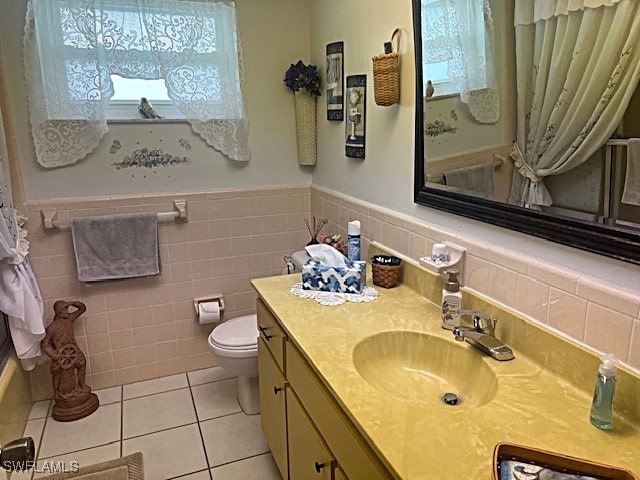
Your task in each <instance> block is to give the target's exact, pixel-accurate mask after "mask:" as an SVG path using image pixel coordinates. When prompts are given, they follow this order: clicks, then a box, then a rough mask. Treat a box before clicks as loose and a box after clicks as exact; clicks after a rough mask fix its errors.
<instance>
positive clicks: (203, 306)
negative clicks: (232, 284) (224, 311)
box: [198, 302, 220, 325]
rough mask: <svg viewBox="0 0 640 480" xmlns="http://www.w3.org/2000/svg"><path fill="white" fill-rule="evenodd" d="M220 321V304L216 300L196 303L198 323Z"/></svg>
mask: <svg viewBox="0 0 640 480" xmlns="http://www.w3.org/2000/svg"><path fill="white" fill-rule="evenodd" d="M219 321H220V304H219V303H218V302H201V303H199V304H198V323H199V324H200V325H203V324H205V323H215V322H219Z"/></svg>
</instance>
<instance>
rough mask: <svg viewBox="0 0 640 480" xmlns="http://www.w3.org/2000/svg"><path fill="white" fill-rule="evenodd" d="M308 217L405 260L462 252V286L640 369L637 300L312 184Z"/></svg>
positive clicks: (635, 296) (593, 281)
mask: <svg viewBox="0 0 640 480" xmlns="http://www.w3.org/2000/svg"><path fill="white" fill-rule="evenodd" d="M311 211H312V213H313V214H315V215H318V216H323V217H327V218H328V219H329V221H330V225H329V228H327V231H336V232H339V233H340V234H342V235H343V237H344V238H346V237H345V236H346V226H347V223H348V222H349V221H350V220H356V219H357V220H360V221H361V222H362V239H363V251H365V252H366V251H368V245H369V242H370V241H377V242H379V243H381V244H383V245H385V246H387V247H389V248H392V249H394V250H396V251H398V252H399V253H402V254H404V255H407V256H409V257H411V258H415V259H417V258H420V257H423V256H425V255H427V253H428V252H429V253H430V252H431V247H432V245H433V244H434V243H435V242H436V241H451V242H454V243H456V244H458V245H462V246H465V247H466V248H467V258H466V270H465V273H464V285H465V286H467V287H469V288H472V289H474V290H476V291H478V292H480V293H481V294H484V295H487V296H489V297H491V298H493V299H495V300H497V301H499V302H501V303H503V304H504V305H506V306H509V307H511V308H515V309H516V310H518V311H520V312H521V313H523V314H525V315H527V316H529V317H530V318H532V319H533V320H535V321H537V322H539V323H541V324H543V325H545V326H547V327H549V328H552V329H555V330H557V331H560V332H562V333H563V334H565V335H567V336H569V337H571V338H573V339H575V340H578V341H580V342H582V343H584V344H586V345H588V346H590V347H592V348H595V349H596V350H599V351H603V352H613V353H615V354H616V356H617V357H618V358H619V359H621V360H622V361H623V362H625V363H627V364H628V365H630V366H631V367H633V368H635V369H640V297H639V296H638V294H637V292H633V291H630V290H621V289H619V288H617V287H616V288H614V287H613V286H612V285H608V284H605V283H602V282H601V281H599V280H597V279H595V278H592V277H589V276H587V275H579V274H578V273H576V272H573V271H569V270H564V269H560V268H557V267H554V266H553V265H549V264H547V263H542V262H540V261H539V260H537V259H535V258H534V257H525V256H523V255H514V254H513V253H512V252H510V251H507V250H504V249H501V248H497V247H495V246H494V245H491V244H489V243H483V242H480V241H476V240H473V241H471V240H469V239H466V238H464V237H461V236H457V235H452V234H451V233H447V232H443V231H441V230H438V229H435V228H431V227H429V226H428V225H426V224H424V223H422V222H420V221H418V220H416V219H415V218H413V217H410V216H407V215H402V214H399V213H398V212H395V211H392V210H388V209H385V208H382V207H379V206H377V205H373V204H370V203H367V202H363V201H361V200H358V199H355V198H353V197H348V196H346V195H343V194H341V193H338V192H335V191H332V190H329V189H326V188H323V187H318V186H315V185H312V186H311Z"/></svg>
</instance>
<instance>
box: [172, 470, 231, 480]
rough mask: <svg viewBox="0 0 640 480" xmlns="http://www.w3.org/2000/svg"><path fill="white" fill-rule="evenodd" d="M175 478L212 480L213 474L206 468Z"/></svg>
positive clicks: (178, 479)
mask: <svg viewBox="0 0 640 480" xmlns="http://www.w3.org/2000/svg"><path fill="white" fill-rule="evenodd" d="M174 480H211V476H210V474H209V470H204V471H202V472H198V473H192V474H190V475H183V476H181V477H175V478H174ZM238 480H240V479H238Z"/></svg>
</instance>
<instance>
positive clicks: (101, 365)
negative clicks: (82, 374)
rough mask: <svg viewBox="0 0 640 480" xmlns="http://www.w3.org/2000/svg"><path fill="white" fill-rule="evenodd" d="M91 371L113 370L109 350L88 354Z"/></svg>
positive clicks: (111, 356)
mask: <svg viewBox="0 0 640 480" xmlns="http://www.w3.org/2000/svg"><path fill="white" fill-rule="evenodd" d="M89 361H90V362H91V371H92V372H93V373H101V372H107V371H109V370H113V355H112V354H111V352H104V353H97V354H95V355H89Z"/></svg>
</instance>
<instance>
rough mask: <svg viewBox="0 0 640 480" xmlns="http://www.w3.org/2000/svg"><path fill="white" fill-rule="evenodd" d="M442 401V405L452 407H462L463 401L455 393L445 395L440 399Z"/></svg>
mask: <svg viewBox="0 0 640 480" xmlns="http://www.w3.org/2000/svg"><path fill="white" fill-rule="evenodd" d="M440 401H442V403H444V404H445V405H450V406H452V407H455V406H456V405H460V404H461V403H462V399H461V398H460V397H459V396H458V395H456V394H455V393H451V392H447V393H444V394H443V395H442V396H441V397H440Z"/></svg>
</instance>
